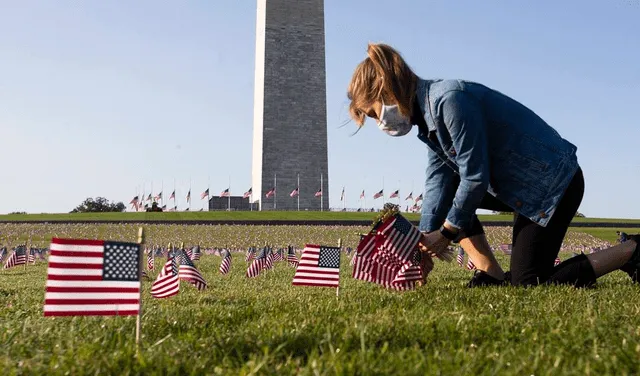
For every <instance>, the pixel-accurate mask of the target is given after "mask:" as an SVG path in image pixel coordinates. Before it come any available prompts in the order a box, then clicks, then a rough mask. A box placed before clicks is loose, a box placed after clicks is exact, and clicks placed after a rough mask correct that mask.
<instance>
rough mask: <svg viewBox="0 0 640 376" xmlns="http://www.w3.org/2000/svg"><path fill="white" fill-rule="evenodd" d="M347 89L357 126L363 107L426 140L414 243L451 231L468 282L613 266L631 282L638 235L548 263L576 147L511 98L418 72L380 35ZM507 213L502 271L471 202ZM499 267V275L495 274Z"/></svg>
mask: <svg viewBox="0 0 640 376" xmlns="http://www.w3.org/2000/svg"><path fill="white" fill-rule="evenodd" d="M367 53H368V57H367V58H366V59H365V60H364V61H362V62H361V63H360V64H359V65H358V66H357V67H356V69H355V72H354V74H353V77H352V79H351V83H350V84H349V89H348V98H349V100H350V101H351V103H350V106H349V112H350V115H351V117H352V119H353V120H354V121H355V122H356V123H357V125H358V126H362V125H364V121H365V119H366V117H370V118H372V119H374V120H376V121H377V123H378V127H379V128H380V129H381V130H382V131H384V132H386V133H387V134H388V135H390V136H395V137H398V136H404V135H406V134H408V133H409V132H410V131H411V130H412V127H413V126H414V125H415V126H418V138H419V139H420V140H421V141H422V142H424V143H425V144H426V145H427V146H428V148H427V150H428V153H427V170H426V185H425V192H424V201H423V205H422V217H421V220H420V230H421V231H422V232H423V237H422V239H421V241H420V248H421V250H422V251H425V252H429V254H431V255H434V254H437V253H439V252H441V251H442V250H443V249H445V248H446V247H447V246H449V244H450V242H452V241H456V242H459V243H460V245H461V246H462V247H463V248H464V250H465V251H466V252H467V253H468V255H469V257H470V258H471V259H472V260H473V263H474V264H475V266H476V268H477V271H476V272H475V274H474V276H473V278H472V280H471V281H470V282H469V285H468V286H469V287H474V286H484V285H499V284H504V283H508V282H511V283H512V284H513V285H521V286H530V285H537V284H541V283H556V284H572V285H574V286H578V287H582V286H589V285H592V284H594V283H595V281H596V278H597V277H599V276H601V275H604V274H607V273H609V272H612V271H614V270H618V269H622V270H624V271H625V272H627V273H628V274H629V275H630V277H631V278H632V280H633V281H635V282H638V275H639V270H640V251H639V249H640V247H637V244H638V240H639V239H640V237H637V236H631V237H630V241H629V242H627V243H624V244H620V245H617V246H615V247H612V248H609V249H606V250H603V251H600V252H598V253H594V254H589V255H580V256H577V257H573V258H571V259H569V260H567V261H565V262H563V263H561V264H560V265H558V266H556V267H554V260H555V258H556V257H557V255H558V252H559V251H560V246H561V245H562V240H563V239H564V236H565V235H566V232H567V229H568V227H569V224H570V223H571V220H572V219H573V217H574V215H575V213H576V212H577V210H578V207H579V206H580V202H581V201H582V196H583V193H584V180H583V176H582V170H581V169H580V166H579V164H578V161H577V157H576V147H575V146H574V145H573V144H571V143H570V142H569V141H567V140H565V139H563V138H562V137H561V136H560V135H559V134H558V132H556V131H555V130H554V129H553V128H551V127H550V126H549V125H548V124H546V123H545V122H544V120H542V119H541V118H540V117H539V116H537V115H536V114H535V113H533V112H532V111H531V110H529V109H528V108H526V107H525V106H523V105H522V104H520V103H518V102H516V101H515V100H513V99H511V98H509V97H507V96H505V95H503V94H501V93H499V92H497V91H494V90H492V89H490V88H488V87H486V86H483V85H481V84H478V83H474V82H468V81H463V80H425V79H422V78H420V77H418V76H417V75H416V74H415V73H414V72H413V71H412V70H411V68H410V67H409V66H408V65H407V63H406V62H405V61H404V59H403V58H402V57H401V56H400V54H399V53H398V52H397V51H396V50H394V49H393V48H392V47H390V46H388V45H385V44H370V45H369V47H368V50H367ZM479 208H482V209H488V210H494V211H501V212H504V211H509V212H514V213H515V221H514V226H513V244H512V253H511V265H510V269H511V271H510V273H504V272H503V270H502V268H501V267H500V265H499V264H498V262H497V261H496V259H495V257H494V256H493V253H492V252H491V249H490V247H489V244H488V243H487V240H486V237H485V235H484V230H483V228H482V225H481V224H480V222H479V221H478V217H477V216H476V215H475V212H476V209H479ZM505 274H506V277H505Z"/></svg>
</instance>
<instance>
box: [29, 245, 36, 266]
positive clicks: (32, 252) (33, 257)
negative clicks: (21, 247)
mask: <svg viewBox="0 0 640 376" xmlns="http://www.w3.org/2000/svg"><path fill="white" fill-rule="evenodd" d="M27 263H28V264H35V263H36V249H35V248H31V249H29V257H27Z"/></svg>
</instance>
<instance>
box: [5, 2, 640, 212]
mask: <svg viewBox="0 0 640 376" xmlns="http://www.w3.org/2000/svg"><path fill="white" fill-rule="evenodd" d="M390 4H391V3H390V2H389V1H376V0H369V1H364V0H350V1H338V0H327V1H326V2H325V28H326V55H327V56H326V62H327V113H328V125H327V126H328V134H329V174H330V192H329V194H330V203H331V205H332V206H336V207H340V206H342V204H341V203H340V201H339V199H340V191H341V190H342V187H343V186H345V187H346V193H347V206H349V207H357V206H358V205H359V202H358V196H359V194H360V192H361V191H362V190H363V189H365V190H366V192H367V196H368V198H367V205H368V206H371V205H372V204H373V200H372V199H371V196H372V195H373V193H374V192H376V191H378V190H380V189H381V188H382V184H383V179H384V188H385V191H386V192H387V196H388V194H390V193H391V192H392V191H393V190H395V189H398V188H399V189H400V190H401V194H402V195H403V196H406V195H407V194H408V193H409V191H411V190H413V191H414V196H416V195H417V194H419V193H420V191H421V190H422V186H423V184H424V181H423V180H424V169H425V163H424V160H425V156H426V150H425V147H424V146H423V145H422V144H421V143H420V142H419V141H418V140H417V138H415V130H414V131H413V132H412V133H411V135H409V136H406V137H403V138H392V137H388V136H386V135H385V134H383V133H382V132H380V131H379V130H378V129H377V128H376V127H375V124H374V123H368V124H367V126H366V127H365V128H364V129H363V130H362V131H361V132H359V133H358V134H357V135H355V136H352V133H353V131H354V130H355V128H354V125H353V124H352V123H351V124H348V125H346V126H344V127H342V125H343V123H344V122H345V120H347V112H346V104H347V101H346V95H345V94H346V87H347V84H348V82H349V79H350V77H351V74H352V72H353V69H354V67H355V66H356V65H357V64H358V63H359V62H360V61H361V60H362V59H363V58H364V57H365V52H366V45H367V43H368V42H386V43H390V44H392V45H393V46H395V47H396V48H397V49H399V50H400V51H401V53H402V54H403V55H404V56H405V58H406V60H407V61H408V62H409V64H410V65H411V66H412V67H413V68H414V70H415V71H416V73H418V74H419V75H420V76H422V77H425V78H459V79H467V80H473V81H477V82H481V83H483V84H485V85H487V86H490V87H492V88H495V89H497V90H499V91H501V92H503V93H505V94H507V95H510V96H512V97H514V98H515V99H517V100H518V101H520V102H522V103H524V104H525V105H527V106H529V107H530V108H531V109H533V110H534V111H535V112H537V113H538V114H539V115H540V116H542V117H543V118H544V119H545V120H546V121H547V122H548V123H550V124H551V125H552V126H553V127H555V128H556V129H557V130H558V131H559V132H560V133H561V134H562V135H563V136H564V137H565V138H567V139H568V140H570V141H571V142H573V143H574V144H576V145H577V146H578V158H579V161H580V163H581V165H582V167H583V169H584V172H585V180H586V192H585V198H584V201H583V204H582V207H581V208H580V211H581V212H583V213H585V214H586V215H587V216H591V217H596V216H597V217H625V218H640V200H638V187H640V153H639V144H638V140H640V120H639V116H638V113H637V111H638V107H640V48H638V46H640V21H639V20H640V3H639V2H638V1H637V0H627V1H624V0H613V1H605V0H602V1H562V2H556V1H549V0H544V1H536V2H524V1H511V2H505V1H482V2H478V1H407V0H396V1H395V3H394V5H393V6H391V5H390ZM0 8H1V9H2V12H0V150H1V151H2V154H1V155H2V156H1V157H0V164H1V168H0V173H1V175H0V176H1V181H2V183H1V184H0V213H6V212H10V211H27V212H34V213H39V212H68V211H69V210H71V209H73V207H75V206H76V205H77V204H78V203H80V202H81V201H82V200H83V199H84V198H86V197H89V196H91V197H94V196H104V197H107V198H109V199H111V200H118V201H125V203H126V202H128V201H129V200H130V199H131V198H132V196H134V194H135V193H136V192H139V191H140V190H141V189H142V185H143V183H144V184H145V186H146V192H147V193H148V192H149V190H150V188H151V184H153V189H154V192H157V191H158V190H159V188H160V187H161V185H163V186H164V193H165V197H168V195H169V194H170V192H171V191H172V190H173V186H174V180H175V184H176V191H177V195H178V206H180V207H184V206H185V202H184V201H185V200H184V195H185V194H186V191H187V190H188V189H189V184H190V182H191V185H192V187H193V188H192V190H193V191H192V195H193V196H194V200H193V201H194V203H193V208H194V209H199V208H201V207H202V206H203V201H200V200H199V195H200V193H201V192H202V191H203V190H204V189H206V187H207V185H208V182H210V187H211V192H212V194H218V193H219V192H220V191H222V190H224V189H225V188H226V187H227V185H228V180H229V176H230V177H231V191H232V193H234V194H241V193H243V192H244V191H245V190H246V189H248V188H249V186H250V185H251V147H252V143H251V140H252V126H253V90H254V87H253V79H254V49H255V23H256V9H255V8H256V2H255V1H253V0H251V1H250V0H236V1H231V0H225V1H222V0H208V1H190V2H177V1H176V2H159V1H136V2H130V1H109V2H107V1H97V0H93V1H85V2H77V1H71V0H68V1H62V0H60V1H44V0H43V1H33V0H25V1H20V2H16V1H8V0H0ZM373 164H375V165H376V166H377V168H376V169H375V170H376V171H375V173H374V172H372V171H371V170H372V169H370V168H367V169H366V170H365V168H364V167H363V166H370V165H373ZM403 198H404V197H403ZM378 201H379V200H378ZM380 204H381V202H379V203H378V205H380Z"/></svg>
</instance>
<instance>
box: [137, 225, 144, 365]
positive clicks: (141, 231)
mask: <svg viewBox="0 0 640 376" xmlns="http://www.w3.org/2000/svg"><path fill="white" fill-rule="evenodd" d="M144 241H145V239H144V228H142V227H140V228H139V229H138V244H139V245H140V259H139V260H138V262H139V266H140V269H139V271H138V281H140V308H139V309H138V316H136V356H137V355H138V354H139V353H140V329H141V328H140V327H141V326H142V322H141V321H142V320H141V319H142V267H143V265H144V263H143V262H142V258H143V257H142V256H143V255H144V251H143V249H144Z"/></svg>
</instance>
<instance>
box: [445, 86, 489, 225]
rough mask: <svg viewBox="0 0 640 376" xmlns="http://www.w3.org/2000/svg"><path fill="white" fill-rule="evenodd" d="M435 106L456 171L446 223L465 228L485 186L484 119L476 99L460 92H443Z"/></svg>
mask: <svg viewBox="0 0 640 376" xmlns="http://www.w3.org/2000/svg"><path fill="white" fill-rule="evenodd" d="M439 107H440V114H441V117H442V119H443V122H444V125H445V126H446V127H447V130H448V131H449V134H450V135H451V140H452V142H453V147H454V148H455V150H456V156H455V161H456V164H457V165H458V172H459V174H460V184H459V185H458V189H457V191H456V192H455V196H454V198H453V205H452V207H451V209H450V210H449V213H448V214H447V222H449V223H450V224H452V225H453V226H454V227H457V228H459V229H466V228H468V227H469V226H470V224H471V221H472V219H473V215H474V214H475V212H476V209H477V208H478V206H479V205H480V202H481V201H482V198H483V197H484V195H485V194H486V192H487V188H488V187H489V153H488V147H487V136H486V127H485V119H484V116H483V113H482V108H481V106H480V104H479V103H478V102H477V100H476V99H475V98H473V97H471V96H470V95H469V94H467V93H465V92H463V91H452V92H450V93H447V94H446V95H445V96H444V97H443V98H442V101H441V102H440V106H439Z"/></svg>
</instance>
